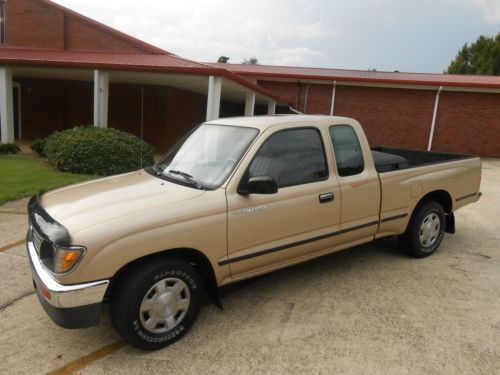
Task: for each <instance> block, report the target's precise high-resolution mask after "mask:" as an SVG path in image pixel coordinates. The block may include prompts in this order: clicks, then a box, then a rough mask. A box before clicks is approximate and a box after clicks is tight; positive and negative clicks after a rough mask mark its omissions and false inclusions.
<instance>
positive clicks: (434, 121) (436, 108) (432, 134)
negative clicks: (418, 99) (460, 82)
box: [427, 86, 443, 151]
mask: <svg viewBox="0 0 500 375" xmlns="http://www.w3.org/2000/svg"><path fill="white" fill-rule="evenodd" d="M442 90H443V86H439V89H438V91H437V93H436V101H435V102H434V113H433V114H432V124H431V133H430V134H429V145H428V146H427V151H431V150H432V139H433V138H434V128H435V127H436V117H437V111H438V107H439V96H440V95H441V91H442Z"/></svg>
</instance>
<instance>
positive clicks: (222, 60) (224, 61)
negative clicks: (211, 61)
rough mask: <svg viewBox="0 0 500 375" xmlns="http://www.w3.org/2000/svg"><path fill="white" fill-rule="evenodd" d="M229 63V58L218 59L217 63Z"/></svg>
mask: <svg viewBox="0 0 500 375" xmlns="http://www.w3.org/2000/svg"><path fill="white" fill-rule="evenodd" d="M228 61H229V57H227V56H220V57H219V58H218V59H217V62H218V63H220V64H227V62H228Z"/></svg>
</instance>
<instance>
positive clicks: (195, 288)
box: [110, 259, 202, 350]
mask: <svg viewBox="0 0 500 375" xmlns="http://www.w3.org/2000/svg"><path fill="white" fill-rule="evenodd" d="M118 283H119V284H118V285H117V286H116V287H115V288H116V289H115V292H114V293H113V295H112V297H111V303H110V317H111V322H112V324H113V326H114V327H115V329H116V331H117V332H118V333H119V334H120V336H122V337H123V338H124V339H125V341H126V342H127V343H129V344H130V345H132V346H135V347H136V348H139V349H143V350H157V349H160V348H163V347H165V346H167V345H170V344H172V343H173V342H175V341H177V340H178V339H180V338H181V337H182V336H183V335H184V334H186V332H187V331H188V330H189V328H191V326H192V324H193V323H194V321H195V320H196V317H197V316H198V313H199V311H200V307H201V301H202V293H201V287H202V285H201V282H200V276H199V274H198V272H197V271H196V270H195V269H194V268H193V267H192V266H191V265H190V264H188V263H186V262H184V261H182V260H180V259H165V260H163V261H161V262H158V261H157V260H155V261H151V262H147V263H144V264H143V265H141V266H140V267H137V268H135V267H134V268H133V271H132V272H131V273H129V274H127V275H125V276H124V278H122V279H121V280H119V281H118Z"/></svg>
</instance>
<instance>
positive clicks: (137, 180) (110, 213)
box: [41, 170, 205, 234]
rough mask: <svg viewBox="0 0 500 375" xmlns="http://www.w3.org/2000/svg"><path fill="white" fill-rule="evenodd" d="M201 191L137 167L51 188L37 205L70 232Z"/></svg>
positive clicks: (175, 201) (200, 192)
mask: <svg viewBox="0 0 500 375" xmlns="http://www.w3.org/2000/svg"><path fill="white" fill-rule="evenodd" d="M204 193H205V192H204V191H203V190H197V189H194V188H191V187H187V186H183V185H178V184H175V183H171V182H168V181H165V180H162V179H160V178H158V177H154V176H151V175H150V174H148V173H147V172H146V171H144V170H141V171H137V172H132V173H127V174H123V175H117V176H112V177H106V178H100V179H97V180H92V181H87V182H83V183H79V184H76V185H70V186H67V187H64V188H61V189H57V190H52V191H50V192H48V193H45V194H43V195H42V197H41V205H42V207H43V208H44V209H45V210H46V211H47V212H48V214H49V215H50V216H52V217H53V218H54V219H55V220H56V221H58V222H59V223H61V224H62V225H64V226H65V227H66V228H67V229H68V231H69V232H70V234H72V233H76V232H79V231H81V230H84V229H86V228H88V227H90V226H94V225H99V224H102V223H106V222H111V221H114V220H116V219H118V218H120V219H123V218H126V217H127V216H129V215H132V214H137V213H138V212H144V211H148V210H151V209H153V208H158V207H161V206H167V205H168V206H169V207H171V206H175V204H176V203H179V202H183V201H187V200H191V199H194V198H196V197H198V196H200V195H202V194H204Z"/></svg>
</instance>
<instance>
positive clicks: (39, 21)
mask: <svg viewBox="0 0 500 375" xmlns="http://www.w3.org/2000/svg"><path fill="white" fill-rule="evenodd" d="M63 28H64V15H63V12H61V11H57V10H55V9H52V8H49V7H46V6H43V5H42V4H40V3H37V2H35V1H31V0H9V1H7V43H6V44H7V45H8V46H23V47H41V48H56V49H62V48H63V47H64V33H63Z"/></svg>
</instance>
